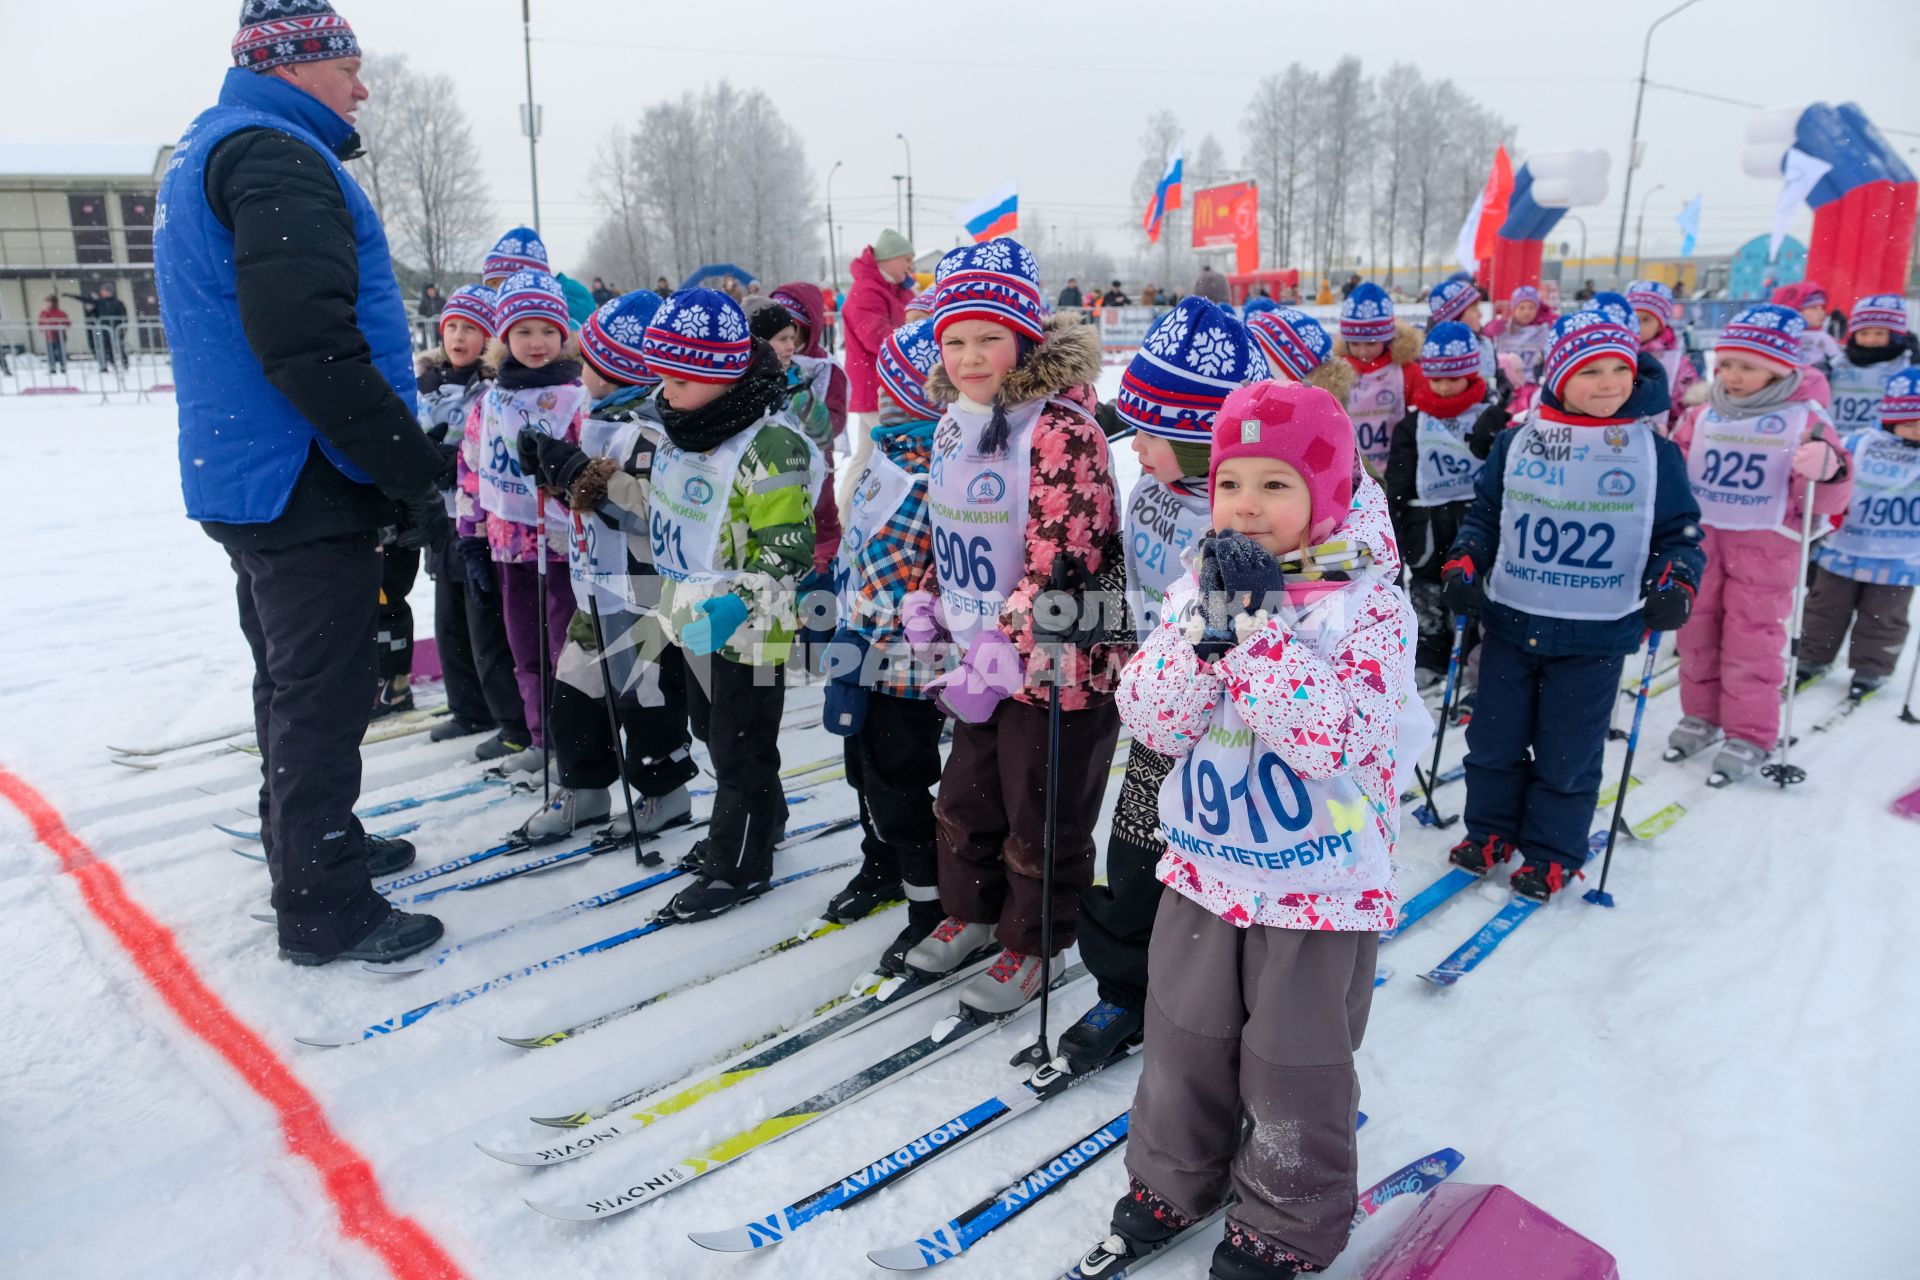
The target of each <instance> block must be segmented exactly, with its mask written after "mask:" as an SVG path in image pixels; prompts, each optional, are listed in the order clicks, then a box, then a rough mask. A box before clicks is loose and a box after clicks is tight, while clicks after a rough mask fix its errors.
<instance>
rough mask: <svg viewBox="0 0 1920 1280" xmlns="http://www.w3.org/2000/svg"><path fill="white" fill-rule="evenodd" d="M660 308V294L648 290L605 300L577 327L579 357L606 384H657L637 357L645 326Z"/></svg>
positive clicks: (644, 335)
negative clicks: (604, 380) (591, 367)
mask: <svg viewBox="0 0 1920 1280" xmlns="http://www.w3.org/2000/svg"><path fill="white" fill-rule="evenodd" d="M660 307H661V298H660V295H659V294H657V293H655V292H654V291H653V290H651V289H635V290H634V291H633V292H632V293H624V294H621V295H620V296H619V297H617V298H609V299H607V301H606V302H604V303H602V304H601V305H600V308H599V310H597V311H595V312H594V313H593V314H592V315H590V316H588V317H587V322H586V323H585V324H583V325H581V326H580V358H581V359H583V360H585V361H586V362H587V363H588V364H590V365H592V366H593V371H594V372H595V373H597V374H599V375H600V376H601V377H603V378H605V379H606V380H607V381H608V382H618V383H623V384H625V385H626V386H629V387H647V386H652V385H653V384H654V383H656V382H658V381H660V375H659V374H657V373H655V372H653V371H652V370H651V369H649V368H647V362H646V360H645V359H643V358H642V357H641V354H640V344H641V343H642V342H643V341H644V340H645V339H646V336H647V325H648V323H649V322H650V321H652V319H653V317H654V313H656V312H657V311H659V310H660Z"/></svg>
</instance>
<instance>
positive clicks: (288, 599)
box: [227, 533, 392, 955]
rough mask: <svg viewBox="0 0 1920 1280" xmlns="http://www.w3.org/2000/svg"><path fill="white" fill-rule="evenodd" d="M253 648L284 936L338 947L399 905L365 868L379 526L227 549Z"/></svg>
mask: <svg viewBox="0 0 1920 1280" xmlns="http://www.w3.org/2000/svg"><path fill="white" fill-rule="evenodd" d="M227 557H228V559H229V561H230V562H231V563H232V565H233V572H234V577H235V578H236V580H237V581H236V591H235V594H236V596H237V598H238V601H239V606H240V630H241V632H242V633H243V634H244V635H245V636H246V638H247V645H248V647H249V648H250V649H252V650H253V724H254V737H255V740H256V741H257V742H258V743H259V744H260V823H261V832H262V836H263V839H264V841H265V844H266V848H267V868H268V871H269V873H270V874H271V876H272V879H273V908H274V911H275V913H276V914H277V915H278V918H279V928H280V941H281V943H282V945H285V946H289V947H293V948H296V949H299V950H304V951H311V952H314V953H317V954H320V955H332V954H334V953H336V952H338V951H341V950H343V949H345V948H346V947H348V946H351V945H352V944H353V943H355V942H357V941H359V940H360V939H361V938H363V937H365V936H366V935H367V933H369V932H370V931H371V930H372V929H373V928H374V927H375V926H376V925H378V924H379V923H380V922H381V921H382V920H384V919H385V918H386V915H387V913H388V911H390V910H391V909H392V908H391V907H389V906H388V905H387V901H386V899H384V898H382V897H381V896H380V895H379V894H377V893H375V892H374V891H373V886H372V883H371V881H370V880H369V878H368V875H367V864H366V848H365V833H364V832H363V831H362V830H361V827H360V820H359V819H358V818H355V817H354V816H353V805H354V802H355V801H356V800H358V799H359V797H360V739H361V736H362V735H364V734H365V733H366V731H367V721H368V719H369V718H370V716H371V715H372V712H373V685H374V652H373V645H372V643H371V640H372V637H373V627H374V613H375V611H376V608H377V601H378V592H379V588H380V552H379V550H378V547H377V544H376V543H375V540H374V536H373V535H372V534H371V533H366V534H345V535H341V536H338V537H332V538H317V539H315V540H313V541H311V542H303V543H299V544H297V545H295V546H291V547H283V548H280V549H277V550H272V551H233V550H229V551H228V552H227Z"/></svg>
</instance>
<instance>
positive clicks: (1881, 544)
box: [1799, 369, 1920, 698]
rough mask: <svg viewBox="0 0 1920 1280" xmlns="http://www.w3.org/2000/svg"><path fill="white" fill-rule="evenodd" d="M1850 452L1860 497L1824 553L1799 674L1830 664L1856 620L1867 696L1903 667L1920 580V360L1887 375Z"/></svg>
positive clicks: (1856, 651)
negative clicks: (1876, 406) (1870, 421)
mask: <svg viewBox="0 0 1920 1280" xmlns="http://www.w3.org/2000/svg"><path fill="white" fill-rule="evenodd" d="M1847 452H1848V453H1849V454H1850V455H1851V456H1852V471H1853V489H1854V493H1853V502H1852V504H1851V505H1850V506H1849V507H1848V508H1847V515H1846V519H1845V520H1844V521H1843V522H1842V523H1841V525H1840V530H1839V532H1837V533H1835V534H1834V535H1833V536H1832V537H1831V538H1829V539H1827V540H1826V541H1825V542H1824V543H1822V544H1821V546H1820V550H1819V552H1818V553H1817V561H1818V563H1817V566H1816V567H1815V569H1814V571H1813V586H1812V588H1811V590H1810V591H1809V592H1808V594H1807V600H1806V628H1805V634H1804V635H1803V636H1802V637H1801V645H1800V664H1801V666H1800V671H1799V678H1800V679H1802V680H1807V679H1811V678H1814V677H1816V676H1818V675H1819V674H1820V673H1822V672H1824V671H1825V670H1826V667H1827V664H1829V663H1831V662H1832V661H1833V660H1834V658H1835V657H1837V656H1838V655H1839V653H1840V642H1841V641H1842V640H1844V639H1845V638H1846V635H1847V627H1848V625H1849V624H1851V625H1852V627H1853V643H1852V644H1851V645H1849V646H1848V649H1847V662H1848V665H1849V666H1851V667H1852V668H1853V686H1852V688H1851V689H1850V690H1849V691H1848V696H1850V697H1853V698H1864V697H1865V696H1866V695H1867V694H1869V693H1872V692H1873V691H1874V690H1876V689H1878V688H1879V687H1880V686H1881V685H1883V684H1885V683H1886V680H1887V677H1888V676H1890V675H1892V674H1893V667H1894V664H1895V663H1896V662H1898V661H1899V659H1900V650H1901V647H1902V646H1903V645H1905V644H1906V642H1907V615H1908V613H1909V612H1910V611H1911V608H1912V605H1913V588H1914V584H1915V583H1920V369H1902V370H1901V371H1900V372H1899V373H1896V374H1894V375H1893V376H1892V377H1891V378H1889V379H1887V387H1886V391H1885V392H1884V393H1883V394H1882V396H1881V398H1880V413H1879V427H1878V428H1877V429H1876V428H1872V427H1869V428H1866V429H1865V430H1861V431H1856V432H1854V433H1853V434H1852V435H1850V436H1848V437H1847Z"/></svg>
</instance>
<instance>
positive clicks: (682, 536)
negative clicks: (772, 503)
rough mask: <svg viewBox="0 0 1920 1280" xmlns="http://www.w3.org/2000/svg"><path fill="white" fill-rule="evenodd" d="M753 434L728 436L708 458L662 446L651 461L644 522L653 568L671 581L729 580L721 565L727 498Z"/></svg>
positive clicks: (668, 445)
mask: <svg viewBox="0 0 1920 1280" xmlns="http://www.w3.org/2000/svg"><path fill="white" fill-rule="evenodd" d="M753 437H754V432H753V430H752V429H748V430H746V431H742V432H740V433H738V434H737V435H734V436H731V437H729V438H728V439H727V440H726V441H725V442H724V443H722V444H721V445H720V446H719V447H718V448H716V449H714V450H712V451H711V452H708V453H690V452H688V451H687V450H685V449H681V448H679V447H678V446H676V445H675V444H674V443H673V442H672V441H670V440H669V441H662V442H661V445H660V452H659V453H658V454H656V455H655V456H654V461H653V510H652V512H651V513H650V514H649V517H648V534H649V540H650V541H651V542H652V544H653V565H654V568H655V569H657V570H659V572H660V574H661V576H663V577H667V578H671V579H673V580H674V581H675V582H688V581H692V580H695V579H698V580H701V581H711V580H713V579H715V578H717V577H731V576H732V575H731V574H730V573H723V572H722V571H721V570H720V568H719V563H720V535H721V532H722V530H724V529H725V528H726V520H727V495H728V494H729V493H730V492H731V491H732V488H733V477H734V476H735V475H736V474H738V473H739V470H740V460H741V458H743V457H744V456H745V455H746V452H747V448H748V446H749V445H751V444H752V443H753Z"/></svg>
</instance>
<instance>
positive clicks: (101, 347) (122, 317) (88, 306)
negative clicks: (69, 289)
mask: <svg viewBox="0 0 1920 1280" xmlns="http://www.w3.org/2000/svg"><path fill="white" fill-rule="evenodd" d="M67 296H68V297H69V298H72V299H74V300H75V301H77V302H78V303H79V304H80V306H81V308H82V309H83V310H84V311H85V312H86V315H87V346H88V347H89V348H91V349H92V351H93V358H94V361H95V363H97V364H98V365H99V366H100V367H101V368H102V369H105V368H108V367H110V366H112V365H115V364H117V365H119V366H120V367H121V368H122V369H124V368H126V367H127V304H126V303H124V302H122V301H120V299H119V298H118V297H116V296H114V291H113V286H112V285H110V284H103V285H101V286H100V288H99V290H98V291H97V292H96V293H95V294H94V296H93V297H91V298H88V297H86V296H84V295H82V294H78V293H70V294H68V295H67Z"/></svg>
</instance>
